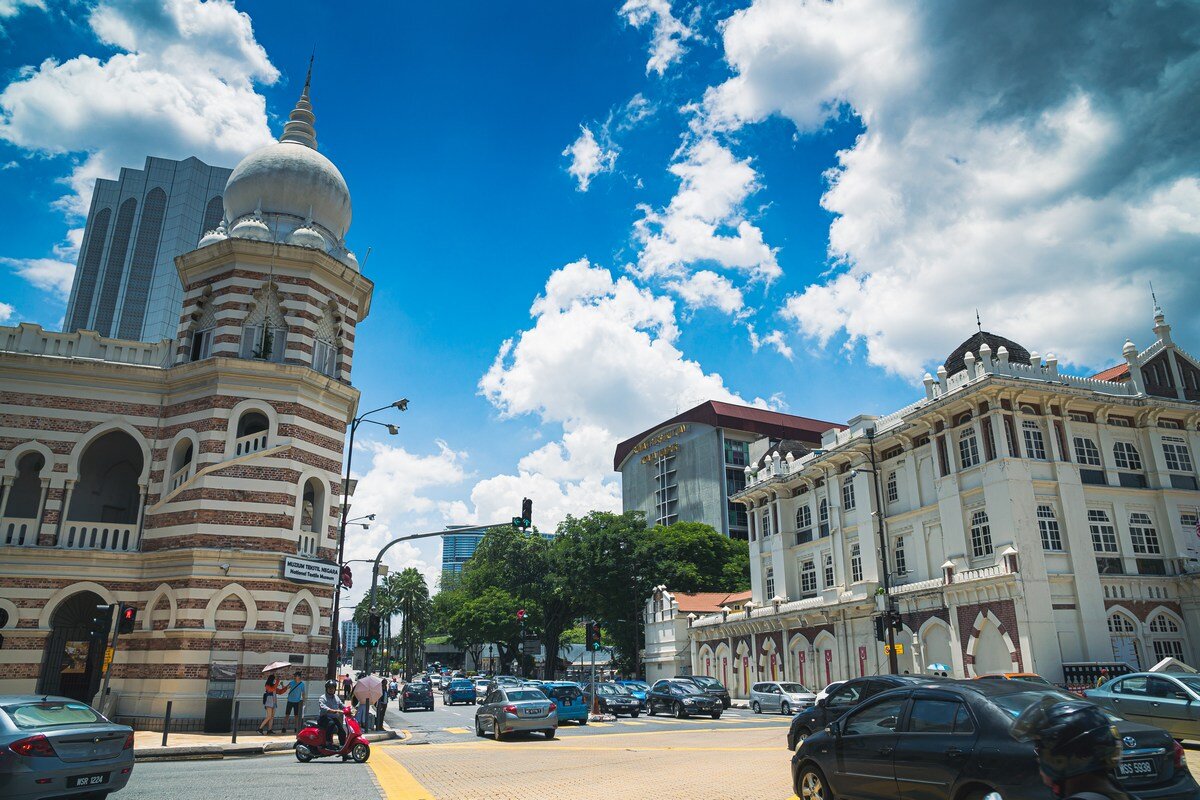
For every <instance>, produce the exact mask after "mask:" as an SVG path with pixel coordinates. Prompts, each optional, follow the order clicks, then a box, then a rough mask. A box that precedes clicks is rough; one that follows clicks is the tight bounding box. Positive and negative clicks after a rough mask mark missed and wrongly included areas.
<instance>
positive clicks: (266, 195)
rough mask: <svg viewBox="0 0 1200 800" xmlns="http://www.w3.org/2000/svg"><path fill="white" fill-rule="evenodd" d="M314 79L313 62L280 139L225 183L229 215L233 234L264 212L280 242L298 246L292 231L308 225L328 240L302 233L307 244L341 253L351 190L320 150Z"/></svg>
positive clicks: (243, 164) (239, 167) (248, 160)
mask: <svg viewBox="0 0 1200 800" xmlns="http://www.w3.org/2000/svg"><path fill="white" fill-rule="evenodd" d="M311 78H312V65H311V63H310V65H309V76H308V78H307V79H305V82H304V90H303V91H302V93H301V95H300V100H299V101H298V102H297V103H296V107H295V108H294V109H293V110H292V113H291V114H290V115H289V116H288V122H287V124H286V125H285V126H284V129H283V134H282V135H281V136H280V137H279V141H278V142H275V143H274V144H270V145H267V146H266V147H263V148H262V149H260V150H256V151H255V152H253V153H251V154H250V155H248V156H246V157H245V158H244V159H242V161H241V163H239V164H238V165H237V166H236V167H234V169H233V173H232V174H231V175H230V176H229V181H228V182H227V183H226V184H225V194H224V198H225V219H227V220H230V221H231V222H232V226H233V227H232V228H231V229H230V233H231V235H233V236H238V233H237V231H238V228H239V226H240V225H241V223H242V219H243V218H244V217H248V216H251V215H255V212H256V211H258V210H261V214H260V216H261V217H262V218H265V219H267V220H270V221H271V228H273V229H274V230H275V231H276V232H277V233H278V234H279V236H278V238H279V240H280V241H285V242H289V243H297V244H298V243H299V242H292V241H291V239H290V238H289V236H288V232H289V231H294V232H295V231H298V230H299V229H300V228H301V226H302V223H303V227H305V228H310V229H312V231H313V232H315V233H317V234H318V235H319V236H320V237H321V239H322V242H323V243H320V244H318V243H317V240H316V238H315V237H312V236H311V235H309V234H301V236H300V241H303V242H304V243H305V244H303V245H302V246H305V247H319V248H321V249H323V250H325V251H326V252H331V254H332V255H334V256H335V257H341V255H342V254H343V253H344V250H345V248H344V246H343V245H342V243H343V241H344V239H345V236H346V231H348V230H349V229H350V218H351V212H350V189H349V187H347V186H346V179H345V178H343V177H342V173H341V172H340V171H338V168H337V167H336V166H334V165H333V162H332V161H330V160H329V159H328V158H326V157H325V156H323V155H321V154H320V153H319V152H317V149H316V148H317V132H316V129H315V128H314V127H313V123H314V121H315V120H316V117H315V115H314V114H313V112H312V103H311V102H310V101H309V87H310V83H311ZM247 230H249V229H247ZM246 238H256V237H246ZM268 240H270V237H268ZM332 245H336V247H334V246H332ZM343 260H344V259H343Z"/></svg>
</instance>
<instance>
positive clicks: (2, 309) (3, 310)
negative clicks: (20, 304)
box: [0, 303, 16, 325]
mask: <svg viewBox="0 0 1200 800" xmlns="http://www.w3.org/2000/svg"><path fill="white" fill-rule="evenodd" d="M15 313H16V309H15V308H13V307H12V306H11V305H9V304H8V303H0V325H6V324H8V321H9V320H10V319H12V316H13V314H15Z"/></svg>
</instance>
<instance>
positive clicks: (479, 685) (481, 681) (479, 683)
mask: <svg viewBox="0 0 1200 800" xmlns="http://www.w3.org/2000/svg"><path fill="white" fill-rule="evenodd" d="M491 683H492V679H491V678H476V679H475V699H476V700H482V699H483V698H484V697H486V696H487V693H488V686H490V685H491Z"/></svg>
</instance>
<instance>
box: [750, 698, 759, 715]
mask: <svg viewBox="0 0 1200 800" xmlns="http://www.w3.org/2000/svg"><path fill="white" fill-rule="evenodd" d="M750 710H751V711H753V712H754V713H755V714H761V713H762V706H760V705H759V704H758V701H757V700H755V701H754V702H753V703H751V704H750Z"/></svg>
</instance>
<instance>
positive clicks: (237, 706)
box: [232, 700, 242, 744]
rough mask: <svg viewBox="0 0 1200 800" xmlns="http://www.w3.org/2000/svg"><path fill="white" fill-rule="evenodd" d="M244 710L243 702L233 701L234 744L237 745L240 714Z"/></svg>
mask: <svg viewBox="0 0 1200 800" xmlns="http://www.w3.org/2000/svg"><path fill="white" fill-rule="evenodd" d="M241 709H242V701H241V700H234V701H233V720H232V723H233V744H237V729H238V712H239V711H241Z"/></svg>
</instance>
